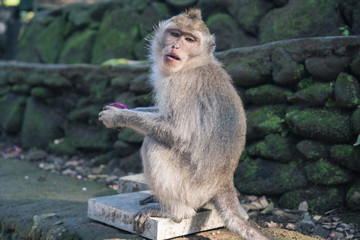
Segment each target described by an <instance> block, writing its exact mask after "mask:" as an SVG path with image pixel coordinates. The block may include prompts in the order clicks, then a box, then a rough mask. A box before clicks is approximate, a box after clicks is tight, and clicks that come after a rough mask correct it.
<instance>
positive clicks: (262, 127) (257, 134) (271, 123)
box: [246, 105, 286, 140]
mask: <svg viewBox="0 0 360 240" xmlns="http://www.w3.org/2000/svg"><path fill="white" fill-rule="evenodd" d="M285 109H286V106H285V105H268V106H262V107H259V108H251V109H248V110H247V111H246V116H247V137H248V139H249V140H252V139H256V138H262V137H264V136H266V135H268V134H271V133H281V132H282V131H283V130H285V129H286V125H285V120H284V115H285Z"/></svg>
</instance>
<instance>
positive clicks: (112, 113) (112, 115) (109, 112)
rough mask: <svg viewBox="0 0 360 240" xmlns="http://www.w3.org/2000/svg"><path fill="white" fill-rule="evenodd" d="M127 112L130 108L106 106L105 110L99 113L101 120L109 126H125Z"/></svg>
mask: <svg viewBox="0 0 360 240" xmlns="http://www.w3.org/2000/svg"><path fill="white" fill-rule="evenodd" d="M127 112H129V110H126V109H120V108H116V107H112V106H105V107H104V108H103V111H101V112H100V113H99V121H101V122H103V123H104V125H105V126H106V127H107V128H121V127H125V126H126V122H127Z"/></svg>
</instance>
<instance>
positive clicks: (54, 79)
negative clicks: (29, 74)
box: [43, 75, 71, 88]
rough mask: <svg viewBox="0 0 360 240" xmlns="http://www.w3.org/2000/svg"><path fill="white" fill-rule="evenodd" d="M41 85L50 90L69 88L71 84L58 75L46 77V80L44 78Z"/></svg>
mask: <svg viewBox="0 0 360 240" xmlns="http://www.w3.org/2000/svg"><path fill="white" fill-rule="evenodd" d="M43 84H44V85H45V86H47V87H50V88H66V87H71V82H70V81H69V80H68V79H66V78H64V77H62V76H60V75H56V76H50V77H49V76H48V77H47V78H44V79H43Z"/></svg>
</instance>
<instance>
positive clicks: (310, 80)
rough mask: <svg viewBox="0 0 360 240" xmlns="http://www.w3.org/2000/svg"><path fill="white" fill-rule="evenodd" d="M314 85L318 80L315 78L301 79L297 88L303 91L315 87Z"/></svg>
mask: <svg viewBox="0 0 360 240" xmlns="http://www.w3.org/2000/svg"><path fill="white" fill-rule="evenodd" d="M314 83H316V80H315V79H314V78H313V77H311V76H310V77H306V78H303V79H301V80H300V81H299V82H298V84H297V85H296V88H297V89H298V90H301V89H305V88H308V87H310V86H311V85H313V84H314Z"/></svg>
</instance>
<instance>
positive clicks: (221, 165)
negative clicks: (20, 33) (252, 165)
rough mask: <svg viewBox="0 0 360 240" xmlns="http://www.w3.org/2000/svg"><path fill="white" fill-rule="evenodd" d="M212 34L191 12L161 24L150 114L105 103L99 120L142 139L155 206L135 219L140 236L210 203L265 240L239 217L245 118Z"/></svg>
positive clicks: (235, 226)
mask: <svg viewBox="0 0 360 240" xmlns="http://www.w3.org/2000/svg"><path fill="white" fill-rule="evenodd" d="M214 49H215V40H214V36H213V35H211V34H210V32H209V29H208V28H207V26H206V25H205V23H204V22H203V21H202V19H201V12H200V10H198V9H191V10H189V11H186V12H184V13H181V14H180V15H178V16H175V17H172V18H170V19H168V20H166V21H164V22H161V23H160V24H159V26H158V28H157V29H156V31H155V35H154V37H153V39H152V40H151V46H150V59H151V62H152V74H151V78H150V79H151V83H152V85H153V88H154V92H155V110H154V108H151V109H149V110H148V111H146V109H144V108H141V109H133V110H129V109H119V108H116V107H112V106H106V107H105V108H104V110H103V111H102V112H100V114H99V120H100V121H102V122H103V123H104V124H105V126H106V127H108V128H122V127H129V128H132V129H134V130H135V131H137V132H139V133H140V134H142V135H144V136H145V138H144V142H143V145H142V148H141V156H142V162H143V167H144V175H145V178H146V179H147V182H148V184H149V186H150V188H151V189H152V191H153V193H154V195H155V197H156V199H157V200H158V201H159V203H150V204H147V205H145V206H144V208H143V209H142V210H140V212H139V213H138V214H137V215H136V216H135V218H134V229H135V230H136V231H137V232H138V233H141V232H142V231H143V230H144V223H145V221H146V219H147V218H149V217H151V216H156V217H169V218H171V219H173V220H174V221H176V222H178V221H181V220H182V219H184V218H189V217H192V216H193V215H194V214H195V213H196V210H198V209H199V208H201V207H202V206H204V205H205V204H206V203H208V202H212V203H214V205H215V208H216V210H217V211H218V212H219V214H220V216H221V217H222V219H223V220H224V222H225V224H226V226H227V227H228V228H229V229H230V230H231V231H233V232H235V233H236V234H238V235H240V236H241V237H243V238H245V239H252V240H265V239H268V238H267V237H265V235H263V234H262V233H261V232H260V231H258V230H257V229H255V228H253V227H251V226H250V224H249V223H248V221H247V220H246V219H247V215H246V213H245V214H241V211H240V210H241V206H240V204H239V201H238V199H237V193H236V189H235V187H234V183H233V178H234V171H235V168H236V167H237V164H238V160H239V158H240V155H241V153H242V151H243V148H244V144H245V133H246V120H245V114H244V109H243V106H242V102H241V100H240V97H239V96H238V94H237V92H236V90H235V89H234V87H233V86H232V83H231V79H230V77H229V75H228V74H227V73H226V72H225V71H224V69H223V68H222V66H221V64H220V63H219V62H218V61H217V60H216V59H215V57H214V55H213V52H214Z"/></svg>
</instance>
